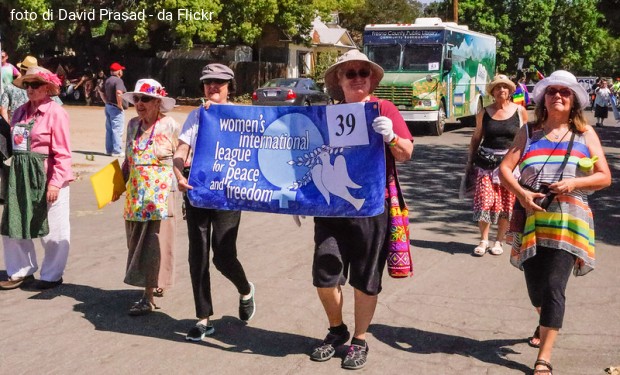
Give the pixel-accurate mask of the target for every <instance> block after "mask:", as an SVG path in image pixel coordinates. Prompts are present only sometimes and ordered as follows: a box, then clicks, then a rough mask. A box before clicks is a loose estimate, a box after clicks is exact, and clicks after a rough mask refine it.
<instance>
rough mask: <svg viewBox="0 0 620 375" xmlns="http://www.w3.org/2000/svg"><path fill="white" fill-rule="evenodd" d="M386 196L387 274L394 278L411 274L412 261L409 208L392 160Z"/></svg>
mask: <svg viewBox="0 0 620 375" xmlns="http://www.w3.org/2000/svg"><path fill="white" fill-rule="evenodd" d="M388 196H389V198H390V206H389V209H390V213H389V216H390V244H389V249H388V257H387V267H388V274H389V275H390V276H391V277H394V278H402V277H408V276H413V261H412V259H411V251H410V246H409V209H408V208H407V203H406V202H405V198H404V197H403V193H402V191H401V189H400V183H399V182H398V173H397V172H396V162H394V174H393V175H390V176H388Z"/></svg>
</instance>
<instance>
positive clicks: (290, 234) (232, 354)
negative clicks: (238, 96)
mask: <svg viewBox="0 0 620 375" xmlns="http://www.w3.org/2000/svg"><path fill="white" fill-rule="evenodd" d="M67 109H68V111H69V112H70V115H71V119H72V137H73V148H74V150H75V152H74V164H75V168H76V170H77V171H78V172H80V178H79V179H78V181H76V182H75V183H74V184H73V185H72V187H71V189H72V191H71V194H72V195H71V204H72V211H71V222H72V249H71V256H70V260H69V265H68V267H67V270H66V273H65V284H64V285H62V286H61V287H59V288H57V289H55V290H50V291H45V292H36V291H27V290H16V291H10V292H3V293H0V332H2V337H3V339H4V340H3V342H4V345H3V349H2V351H0V373H4V374H9V373H10V374H41V373H45V374H68V373H84V372H86V371H88V372H89V373H94V374H104V373H105V374H146V373H149V374H169V373H198V372H209V373H212V374H243V373H252V374H257V373H258V374H263V373H265V374H266V373H270V374H333V373H337V372H339V371H343V370H340V363H339V360H338V359H332V360H331V361H329V362H327V363H315V362H312V361H310V360H309V359H308V356H307V353H308V352H309V350H310V349H311V348H312V347H313V346H314V345H316V344H317V343H318V342H319V340H320V339H322V337H323V336H324V335H325V333H326V328H327V323H326V321H325V318H324V316H323V310H322V308H321V305H320V303H319V301H318V298H317V297H316V292H315V291H314V289H313V288H312V282H311V275H310V264H311V260H312V222H311V220H310V219H306V220H305V222H304V223H303V225H302V227H301V228H297V227H296V226H295V225H294V224H293V221H292V220H291V218H290V217H288V216H284V215H267V214H261V213H244V214H243V218H242V223H241V234H240V236H239V249H240V258H241V260H242V262H243V264H244V265H245V267H246V272H247V274H248V275H249V277H250V279H251V280H252V281H253V282H254V283H255V284H256V287H257V303H258V309H257V314H256V317H255V318H254V319H253V320H252V321H251V322H250V323H249V324H248V325H246V324H243V323H241V322H240V321H239V320H238V319H236V309H237V296H236V295H235V290H234V287H233V286H232V284H231V283H230V282H228V281H227V280H225V279H224V278H223V277H222V276H221V275H220V274H219V273H217V271H214V272H213V275H212V279H213V284H214V285H213V286H214V303H215V315H214V319H215V327H216V333H215V335H214V336H213V337H211V338H208V339H206V340H205V341H204V342H202V343H200V344H195V343H187V342H185V340H184V334H185V332H186V331H187V330H188V329H189V328H190V327H191V326H192V325H193V323H194V309H193V301H192V295H191V287H190V281H189V275H188V267H187V260H186V259H187V250H186V249H187V233H186V228H185V224H184V222H183V221H180V222H179V224H180V225H179V232H178V237H177V250H178V252H177V259H176V266H177V269H176V275H177V280H176V287H175V288H174V289H172V290H170V291H167V293H166V296H165V297H164V298H162V299H160V300H158V301H159V305H160V306H161V310H158V312H157V313H155V314H152V315H150V316H146V317H140V318H132V317H129V316H127V315H126V311H127V309H128V307H129V306H130V304H131V302H132V301H134V300H136V299H137V298H138V296H139V295H140V291H139V290H138V289H137V288H133V287H129V286H127V285H124V284H123V282H122V280H123V275H124V267H125V260H126V243H125V234H124V226H123V221H122V217H121V211H122V207H121V205H120V204H119V203H117V204H115V205H111V206H108V207H106V208H104V209H102V210H97V209H96V205H95V200H94V197H93V194H92V190H91V187H90V185H89V181H88V178H87V176H88V174H89V173H90V172H92V171H95V170H97V169H98V168H100V167H101V166H102V165H104V164H106V163H108V162H110V160H111V159H110V158H109V157H107V156H103V155H102V154H101V152H102V151H103V130H102V128H103V122H104V120H103V110H102V109H101V108H86V107H70V106H68V107H67ZM187 111H188V109H187V108H180V109H177V110H175V112H173V116H174V117H175V118H177V119H178V120H179V121H182V120H183V119H184V117H185V116H186V113H187ZM588 116H591V115H590V114H588ZM610 122H611V121H610ZM471 133H472V129H471V128H458V127H454V126H452V127H450V126H449V127H448V129H447V132H446V133H445V134H444V135H443V136H441V137H430V136H424V135H419V136H417V137H416V149H415V154H414V158H413V160H412V161H410V162H408V163H405V164H403V165H402V166H401V167H400V172H401V179H402V181H403V186H404V188H405V194H406V196H407V198H408V201H409V204H410V208H411V217H412V223H411V231H412V246H413V248H412V249H413V256H414V260H415V268H416V274H415V276H414V277H413V278H411V279H406V280H402V279H401V280H395V279H390V278H389V277H387V276H386V277H385V278H384V292H383V293H382V294H381V296H380V298H379V306H378V308H377V311H376V315H375V319H374V323H373V325H372V326H371V327H370V333H371V335H370V337H369V345H370V348H371V351H370V354H369V363H368V365H367V367H366V368H365V369H363V370H362V371H360V373H369V374H379V373H381V374H394V373H407V374H448V373H455V374H522V373H527V372H528V371H529V369H530V368H531V366H532V364H533V362H534V360H535V357H536V351H535V350H534V349H532V348H530V347H529V346H527V343H526V338H527V337H528V336H529V335H531V333H532V332H533V330H534V328H535V326H536V324H537V319H536V316H535V314H534V311H533V309H532V308H530V307H529V302H528V298H527V294H526V289H525V283H524V280H523V275H522V273H521V272H520V271H518V270H517V269H515V268H514V267H512V266H511V265H510V264H509V261H508V256H507V255H506V254H504V255H502V256H499V257H493V256H490V255H486V256H484V257H482V258H477V257H473V256H471V255H470V254H471V249H472V248H473V247H474V246H475V244H476V242H477V229H476V225H475V224H474V223H473V222H471V214H470V203H469V202H462V201H459V200H458V198H457V190H458V185H459V173H460V171H461V170H462V168H463V163H464V159H465V154H466V147H467V143H468V140H469V137H470V136H471ZM599 134H600V135H601V138H602V139H603V143H604V145H605V148H606V152H607V155H608V157H609V158H610V165H611V167H612V171H613V172H612V173H613V176H614V177H617V176H618V173H619V170H620V163H619V159H618V157H619V154H620V145H619V141H618V139H619V137H618V135H619V134H620V128H615V127H610V128H604V129H600V130H599ZM85 154H94V155H95V160H94V161H90V160H87V159H86V157H85ZM617 196H618V186H617V184H614V185H613V186H612V187H611V188H609V189H607V190H605V191H603V192H599V193H596V194H594V195H593V197H592V201H593V206H594V209H595V221H596V230H597V252H598V267H597V269H596V270H595V271H594V272H592V273H590V274H589V275H587V276H585V277H581V278H578V279H575V278H571V280H570V282H569V286H568V291H567V298H568V308H567V314H566V319H565V327H564V329H563V330H562V332H561V335H560V337H559V340H558V342H557V348H556V350H555V352H554V358H553V361H552V362H553V364H554V366H555V368H556V369H557V370H556V373H559V374H574V375H583V374H602V373H603V370H604V368H606V367H608V366H610V365H620V349H619V348H620V297H619V295H620V294H619V290H620V273H619V272H618V264H619V263H620V253H619V252H618V251H615V250H617V248H618V245H619V244H620V234H619V232H618V230H617V227H618V208H619V203H618V199H617ZM39 254H41V253H40V252H39ZM0 269H4V263H3V261H2V260H0ZM2 272H3V271H2ZM1 276H6V274H5V273H4V274H3V275H0V277H1ZM345 297H346V299H345V319H346V322H347V323H348V324H349V325H352V324H353V322H352V319H353V315H352V303H351V302H352V290H351V288H350V287H348V286H347V287H346V288H345Z"/></svg>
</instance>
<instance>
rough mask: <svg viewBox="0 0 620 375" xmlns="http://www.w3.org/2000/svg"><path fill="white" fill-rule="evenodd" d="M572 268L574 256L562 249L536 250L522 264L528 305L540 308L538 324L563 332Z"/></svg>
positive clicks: (539, 248)
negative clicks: (561, 329) (567, 288)
mask: <svg viewBox="0 0 620 375" xmlns="http://www.w3.org/2000/svg"><path fill="white" fill-rule="evenodd" d="M574 266H575V255H573V254H571V253H569V252H568V251H565V250H561V249H553V248H550V247H544V246H537V248H536V255H535V256H533V257H532V258H530V259H528V260H526V261H525V262H524V263H523V271H524V273H525V283H526V284H527V292H528V294H529V296H530V301H531V302H532V305H534V307H539V308H540V320H539V324H540V325H541V326H544V327H549V328H557V329H560V328H562V322H563V321H564V310H565V307H566V294H565V293H566V284H567V283H568V278H569V277H570V275H571V272H572V270H573V268H574Z"/></svg>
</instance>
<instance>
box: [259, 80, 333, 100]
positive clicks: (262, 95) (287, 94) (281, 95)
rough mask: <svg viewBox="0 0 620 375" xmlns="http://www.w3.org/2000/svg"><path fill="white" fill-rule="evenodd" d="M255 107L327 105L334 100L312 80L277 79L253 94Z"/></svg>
mask: <svg viewBox="0 0 620 375" xmlns="http://www.w3.org/2000/svg"><path fill="white" fill-rule="evenodd" d="M252 104H253V105H274V106H275V105H325V104H333V100H332V99H331V98H330V97H329V95H327V94H326V93H325V92H323V90H321V89H320V88H319V87H318V86H317V84H316V82H314V81H313V80H312V79H310V78H276V79H272V80H270V81H267V83H265V84H264V85H263V86H262V87H261V88H259V89H257V90H256V91H254V92H253V93H252Z"/></svg>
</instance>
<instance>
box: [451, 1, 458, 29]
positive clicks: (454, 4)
mask: <svg viewBox="0 0 620 375" xmlns="http://www.w3.org/2000/svg"><path fill="white" fill-rule="evenodd" d="M452 11H453V12H454V23H459V0H452Z"/></svg>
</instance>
